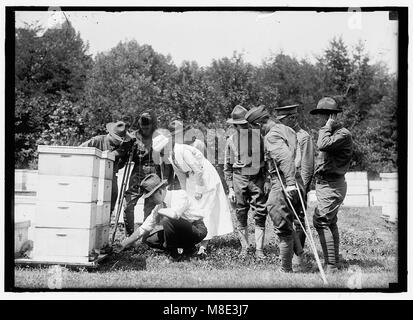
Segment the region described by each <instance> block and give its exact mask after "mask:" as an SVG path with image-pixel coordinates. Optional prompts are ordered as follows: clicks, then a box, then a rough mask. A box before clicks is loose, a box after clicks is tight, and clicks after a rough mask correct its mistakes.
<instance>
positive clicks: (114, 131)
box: [106, 121, 132, 142]
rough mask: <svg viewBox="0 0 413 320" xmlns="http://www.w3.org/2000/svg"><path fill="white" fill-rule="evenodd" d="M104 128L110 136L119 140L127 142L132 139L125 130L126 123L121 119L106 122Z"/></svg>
mask: <svg viewBox="0 0 413 320" xmlns="http://www.w3.org/2000/svg"><path fill="white" fill-rule="evenodd" d="M106 130H107V131H108V133H109V135H110V136H111V137H113V138H115V139H116V140H118V141H120V142H128V141H130V140H131V139H132V137H131V136H130V135H129V133H128V132H127V130H126V124H125V122H123V121H117V122H109V123H108V124H106Z"/></svg>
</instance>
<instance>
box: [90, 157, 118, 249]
mask: <svg viewBox="0 0 413 320" xmlns="http://www.w3.org/2000/svg"><path fill="white" fill-rule="evenodd" d="M114 160H115V158H114V156H113V155H112V154H111V153H110V152H109V151H104V152H102V158H101V159H100V170H99V188H98V189H99V191H98V201H97V216H96V244H95V248H96V249H99V250H100V249H102V248H104V247H105V246H107V245H108V244H109V231H110V198H111V193H112V175H113V164H114Z"/></svg>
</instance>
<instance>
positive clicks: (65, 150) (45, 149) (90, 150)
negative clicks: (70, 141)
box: [37, 145, 102, 157]
mask: <svg viewBox="0 0 413 320" xmlns="http://www.w3.org/2000/svg"><path fill="white" fill-rule="evenodd" d="M37 150H38V151H39V153H56V154H80V155H90V156H98V157H102V151H100V150H99V149H96V148H94V147H73V146H46V145H39V146H38V147H37Z"/></svg>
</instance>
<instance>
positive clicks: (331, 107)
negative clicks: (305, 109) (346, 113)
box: [310, 97, 343, 114]
mask: <svg viewBox="0 0 413 320" xmlns="http://www.w3.org/2000/svg"><path fill="white" fill-rule="evenodd" d="M339 112H343V109H341V108H339V107H338V104H337V102H336V101H335V100H334V99H333V98H330V97H325V98H322V99H320V101H318V103H317V108H315V109H313V110H311V111H310V113H311V114H330V113H339Z"/></svg>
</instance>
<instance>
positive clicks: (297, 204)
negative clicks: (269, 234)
mask: <svg viewBox="0 0 413 320" xmlns="http://www.w3.org/2000/svg"><path fill="white" fill-rule="evenodd" d="M295 178H296V181H297V184H298V187H299V189H300V194H301V197H302V199H303V202H304V206H305V209H307V192H306V188H305V186H304V182H303V180H302V179H301V175H300V174H297V175H296V177H295ZM294 210H295V212H296V213H297V215H298V218H299V219H297V217H296V216H295V215H294V226H295V231H296V233H297V237H298V239H299V241H300V244H301V247H303V246H304V243H305V233H304V232H305V217H304V210H303V206H302V204H301V200H300V198H298V199H297V201H295V204H294ZM300 222H301V223H300ZM301 226H302V227H301ZM303 228H304V229H303ZM294 252H295V253H298V252H297V249H296V248H295V247H294Z"/></svg>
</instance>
